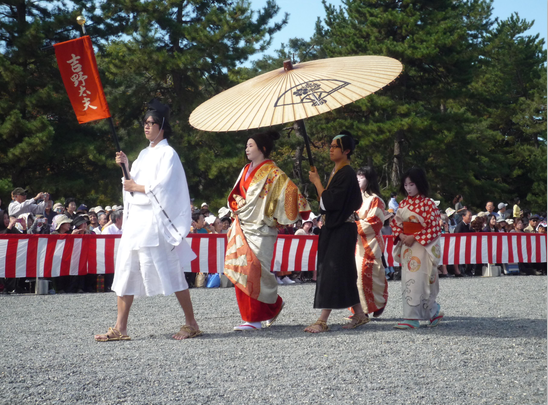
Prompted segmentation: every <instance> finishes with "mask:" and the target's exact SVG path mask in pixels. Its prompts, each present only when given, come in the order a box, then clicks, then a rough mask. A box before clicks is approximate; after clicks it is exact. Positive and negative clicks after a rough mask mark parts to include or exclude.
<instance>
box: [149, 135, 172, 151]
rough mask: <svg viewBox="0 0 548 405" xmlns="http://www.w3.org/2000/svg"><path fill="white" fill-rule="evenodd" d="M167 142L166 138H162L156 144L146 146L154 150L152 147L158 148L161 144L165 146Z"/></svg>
mask: <svg viewBox="0 0 548 405" xmlns="http://www.w3.org/2000/svg"><path fill="white" fill-rule="evenodd" d="M167 144H168V143H167V139H165V138H164V139H162V140H161V141H160V142H158V143H157V144H156V146H154V147H152V146H150V145H149V146H148V148H149V149H152V150H154V149H157V148H160V147H162V146H167Z"/></svg>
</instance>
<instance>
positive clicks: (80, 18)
mask: <svg viewBox="0 0 548 405" xmlns="http://www.w3.org/2000/svg"><path fill="white" fill-rule="evenodd" d="M76 22H77V23H78V25H80V27H82V34H81V35H80V36H81V37H82V36H84V35H86V27H84V24H85V23H86V19H85V17H84V16H82V15H79V16H78V17H76ZM108 123H109V125H110V132H111V133H112V140H113V141H114V145H115V146H116V152H121V150H120V142H118V135H116V127H115V126H114V120H113V119H112V116H110V117H109V118H108ZM121 166H122V171H123V172H124V177H125V179H126V180H129V173H128V171H127V167H126V164H125V163H122V165H121ZM131 195H133V193H131Z"/></svg>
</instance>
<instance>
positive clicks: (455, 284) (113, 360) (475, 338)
mask: <svg viewBox="0 0 548 405" xmlns="http://www.w3.org/2000/svg"><path fill="white" fill-rule="evenodd" d="M279 292H280V295H281V296H282V297H283V298H284V300H285V301H286V307H285V309H284V311H283V312H282V314H281V315H280V318H279V319H278V321H277V323H276V324H275V325H274V326H273V327H272V328H271V329H268V330H262V331H258V332H233V331H232V328H233V326H234V325H236V324H237V323H239V321H240V319H239V316H238V308H237V305H236V299H235V297H234V291H233V289H231V288H227V289H213V290H209V289H193V290H191V295H192V300H193V303H194V308H195V312H196V317H197V320H198V322H199V324H200V327H201V329H202V330H203V331H204V332H205V333H206V334H205V335H204V336H203V337H201V338H197V339H192V340H187V341H181V342H179V341H175V340H173V339H171V335H172V334H173V333H174V332H176V331H177V330H178V329H179V327H180V325H181V322H182V311H181V310H180V308H179V307H178V304H177V301H176V299H175V297H174V296H171V297H151V298H141V299H138V300H136V301H135V303H134V305H133V309H132V314H131V316H130V329H129V333H130V336H132V339H133V340H132V341H129V342H108V343H96V342H95V341H94V340H93V334H95V333H100V332H105V331H106V330H107V327H108V326H114V322H115V316H116V300H115V295H114V294H113V293H103V294H79V295H56V296H55V295H54V296H35V295H9V296H6V295H3V296H0V319H2V323H3V327H2V328H1V330H0V339H1V341H2V345H1V347H0V355H1V361H0V403H2V404H34V403H40V404H44V403H45V404H58V403H85V404H87V403H89V404H167V403H183V404H187V403H188V404H190V403H193V404H206V403H207V404H228V403H237V404H246V403H247V404H296V403H313V404H320V403H321V404H325V403H330V404H331V403H333V404H436V405H439V404H512V405H514V404H546V401H547V398H546V388H547V381H546V377H547V375H546V372H547V371H546V361H547V360H546V359H547V356H546V348H547V341H546V277H540V276H530V277H527V276H513V277H512V276H503V277H498V278H465V279H454V278H450V279H442V280H441V293H440V297H439V302H440V303H441V305H442V309H443V310H444V312H445V314H446V316H445V318H444V321H443V322H442V323H441V324H440V326H439V327H437V328H426V327H422V328H420V329H419V330H412V331H401V330H396V329H393V327H392V326H393V325H394V323H395V322H396V321H397V320H399V316H400V313H401V296H400V282H398V281H391V282H389V294H390V298H389V303H388V307H387V309H386V311H385V312H384V314H383V316H382V317H381V318H379V319H376V320H373V321H372V322H370V323H369V324H367V325H365V326H362V327H361V328H358V329H356V330H353V331H344V330H342V329H341V326H342V325H343V324H344V322H345V321H344V320H343V317H344V316H346V314H347V312H346V311H334V312H333V313H332V316H331V319H330V322H331V330H330V331H329V332H328V333H323V334H320V335H309V334H306V333H304V332H303V328H304V327H305V326H306V325H308V324H310V323H312V322H313V321H315V320H316V318H317V316H318V311H316V310H314V309H313V308H312V300H313V294H314V285H312V284H305V285H292V286H282V287H281V288H280V291H279Z"/></svg>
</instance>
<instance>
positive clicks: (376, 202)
mask: <svg viewBox="0 0 548 405" xmlns="http://www.w3.org/2000/svg"><path fill="white" fill-rule="evenodd" d="M383 224H384V202H383V201H382V200H381V199H380V198H379V197H374V198H373V201H371V205H370V206H369V210H368V211H367V212H366V214H365V218H363V219H360V220H359V221H357V225H358V234H360V235H361V236H375V235H377V234H379V233H380V232H381V229H382V226H383Z"/></svg>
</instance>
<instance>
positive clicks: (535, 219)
mask: <svg viewBox="0 0 548 405" xmlns="http://www.w3.org/2000/svg"><path fill="white" fill-rule="evenodd" d="M539 219H540V217H539V216H538V215H537V214H535V215H532V216H531V217H530V218H529V226H527V227H526V228H525V229H524V230H523V232H527V233H537V225H538V223H539Z"/></svg>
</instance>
